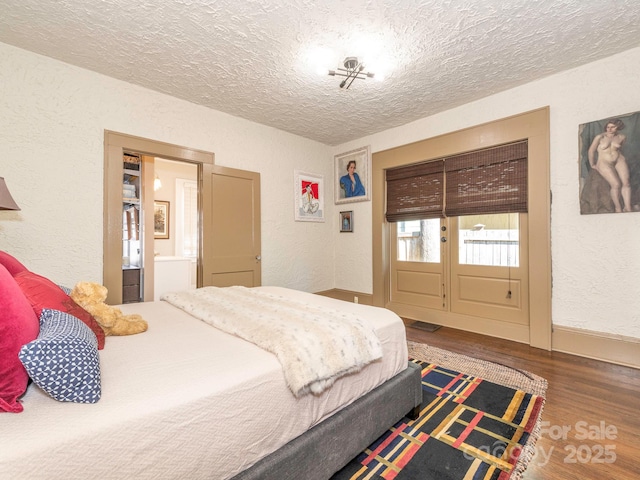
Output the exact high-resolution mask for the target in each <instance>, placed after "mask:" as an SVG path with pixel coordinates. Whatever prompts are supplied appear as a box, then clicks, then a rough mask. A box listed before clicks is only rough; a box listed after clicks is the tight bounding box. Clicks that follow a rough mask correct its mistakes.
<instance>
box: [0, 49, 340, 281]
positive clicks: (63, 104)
mask: <svg viewBox="0 0 640 480" xmlns="http://www.w3.org/2000/svg"><path fill="white" fill-rule="evenodd" d="M0 92H2V94H1V95H0V176H3V177H5V178H6V180H7V183H8V185H9V187H10V189H11V192H12V194H13V196H14V198H15V199H16V201H17V202H18V204H19V205H20V206H21V207H22V211H20V212H0V249H4V250H7V251H9V252H10V253H12V254H14V255H15V256H16V257H17V258H19V259H20V260H21V261H22V262H23V263H25V265H27V267H29V268H30V269H32V270H33V271H35V272H38V273H41V274H43V275H45V276H48V277H50V278H51V279H52V280H54V281H56V282H59V283H62V284H66V285H71V286H72V285H73V284H75V282H77V281H79V280H89V281H102V218H103V216H102V215H103V214H102V204H103V195H102V190H103V187H102V185H103V161H104V160H103V159H104V148H103V142H104V130H105V129H106V130H112V131H117V132H122V133H127V134H131V135H136V136H140V137H146V138H151V139H154V140H159V141H163V142H168V143H173V144H178V145H185V146H189V147H192V148H196V149H201V150H207V151H212V152H214V153H215V158H216V163H217V164H219V165H224V166H228V167H233V168H240V169H245V170H252V171H257V172H260V174H261V180H262V225H263V228H262V258H263V264H262V267H263V270H262V271H263V283H264V284H270V285H281V286H286V287H294V288H298V289H301V290H307V291H320V290H326V289H329V288H332V287H333V240H334V237H333V235H332V232H333V230H334V225H333V224H332V222H331V219H332V218H333V215H332V213H333V210H332V209H333V205H332V202H326V203H325V208H326V209H327V212H326V218H327V222H325V223H313V224H312V223H301V222H294V220H293V186H292V185H293V171H294V169H301V170H305V171H309V172H314V173H317V174H321V175H324V176H325V178H327V179H328V178H330V176H331V175H332V172H333V164H332V160H333V158H332V155H331V151H330V149H329V147H327V146H325V145H323V144H320V143H317V142H314V141H311V140H307V139H303V138H301V137H297V136H295V135H292V134H288V133H285V132H282V131H279V130H276V129H273V128H270V127H265V126H262V125H259V124H256V123H252V122H249V121H246V120H242V119H239V118H237V117H233V116H230V115H227V114H224V113H221V112H217V111H214V110H211V109H208V108H204V107H199V106H196V105H194V104H192V103H188V102H185V101H182V100H178V99H176V98H173V97H169V96H166V95H162V94H159V93H156V92H152V91H150V90H146V89H144V88H141V87H137V86H133V85H131V84H128V83H124V82H121V81H118V80H114V79H111V78H108V77H105V76H102V75H99V74H96V73H93V72H89V71H87V70H82V69H79V68H76V67H72V66H69V65H67V64H64V63H61V62H58V61H55V60H51V59H49V58H46V57H42V56H39V55H36V54H33V53H29V52H27V51H24V50H20V49H17V48H14V47H10V46H8V45H5V44H0ZM326 187H327V197H328V198H333V190H332V187H331V182H327V184H326Z"/></svg>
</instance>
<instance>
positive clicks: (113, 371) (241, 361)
mask: <svg viewBox="0 0 640 480" xmlns="http://www.w3.org/2000/svg"><path fill="white" fill-rule="evenodd" d="M259 288H260V289H262V290H264V291H267V292H271V293H274V294H278V295H287V296H290V297H291V298H293V299H297V300H299V301H304V302H313V304H315V305H318V306H325V307H326V308H332V309H343V310H345V311H348V312H351V313H353V314H355V315H357V316H359V317H360V318H362V319H363V320H366V321H367V322H368V323H370V324H371V325H372V326H373V328H374V329H375V331H376V333H377V334H378V336H379V338H380V341H381V344H382V347H383V358H382V360H380V361H376V362H374V363H372V364H369V365H367V366H366V367H365V368H363V369H362V370H361V371H360V372H359V373H356V374H350V375H348V376H345V377H342V378H340V379H339V380H337V381H336V383H335V384H334V386H333V387H332V388H331V389H330V390H328V391H325V392H323V393H322V394H320V395H306V396H303V397H301V398H297V399H296V398H295V397H294V396H293V394H292V393H291V391H290V390H289V389H288V388H287V386H286V383H285V380H284V376H283V373H282V369H281V366H280V364H279V363H278V361H277V359H276V357H275V356H274V355H272V354H271V353H268V352H266V351H264V350H262V349H260V348H258V347H256V346H255V345H253V344H251V343H248V342H246V341H244V340H241V339H239V338H236V337H234V336H231V335H228V334H226V333H224V332H221V331H219V330H217V329H215V328H213V327H211V326H209V325H207V324H205V323H203V322H201V321H199V320H197V319H195V318H193V317H191V316H190V315H188V314H186V313H185V312H183V311H181V310H179V309H177V308H175V307H173V306H171V305H169V304H168V303H166V302H162V301H160V302H148V303H139V304H127V305H122V306H120V308H121V309H122V310H123V312H125V313H134V312H135V313H140V314H141V315H142V316H143V317H144V318H145V319H146V320H147V321H148V322H149V330H148V331H147V332H145V333H142V334H139V335H133V336H126V337H108V339H107V344H106V346H105V349H104V350H102V351H101V352H100V365H101V372H102V398H101V400H100V401H99V402H98V403H97V404H73V403H61V402H57V401H55V400H53V399H51V398H50V397H48V396H47V395H46V394H45V393H43V392H42V391H41V390H39V389H38V388H37V387H35V386H33V385H31V386H30V387H29V389H28V391H27V393H26V395H25V397H24V399H23V405H24V412H23V413H20V414H17V415H10V414H5V415H1V416H0V478H2V479H5V478H7V479H15V478H30V479H37V478H43V479H44V478H47V479H53V478H65V479H70V478H91V477H94V478H190V479H196V478H217V479H224V478H229V477H232V476H233V475H235V474H236V473H238V472H240V471H242V470H244V469H246V468H248V467H249V466H251V465H252V464H254V463H255V462H256V461H258V460H259V459H261V458H262V457H264V456H266V455H268V454H269V453H271V452H273V451H274V450H276V449H278V448H279V447H281V446H282V445H284V444H286V443H287V442H288V441H290V440H291V439H293V438H296V437H297V436H299V435H300V434H302V433H304V432H305V431H306V430H308V429H309V428H311V427H312V426H314V425H316V424H317V423H318V422H321V421H322V420H323V419H325V418H327V417H329V416H331V415H332V414H333V413H335V412H336V411H339V410H340V409H341V408H343V407H344V406H346V405H348V404H350V403H352V402H353V401H354V400H355V399H357V398H358V397H360V396H361V395H363V394H365V393H367V392H369V391H370V390H372V389H373V388H375V387H376V386H378V385H380V384H382V383H383V382H384V381H386V380H387V379H389V378H391V377H392V376H394V375H395V374H396V373H398V372H400V371H401V370H404V369H405V368H406V367H407V356H408V353H407V346H406V339H405V330H404V325H403V323H402V321H401V320H400V319H399V317H397V316H396V315H395V314H394V313H392V312H390V311H388V310H386V309H381V308H376V307H370V306H366V305H358V304H352V303H347V302H342V301H339V300H335V299H331V298H328V297H322V296H318V295H313V294H309V293H304V292H299V291H295V290H289V289H283V288H279V287H259Z"/></svg>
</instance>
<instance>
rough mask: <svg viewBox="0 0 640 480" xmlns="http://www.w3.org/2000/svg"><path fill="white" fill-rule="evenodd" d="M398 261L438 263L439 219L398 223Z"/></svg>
mask: <svg viewBox="0 0 640 480" xmlns="http://www.w3.org/2000/svg"><path fill="white" fill-rule="evenodd" d="M397 228H398V260H400V261H405V262H424V263H439V262H440V219H439V218H430V219H427V220H411V221H407V222H398V223H397Z"/></svg>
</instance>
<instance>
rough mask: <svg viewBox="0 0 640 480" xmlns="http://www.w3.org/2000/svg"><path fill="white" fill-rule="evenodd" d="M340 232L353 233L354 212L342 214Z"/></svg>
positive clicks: (349, 211)
mask: <svg viewBox="0 0 640 480" xmlns="http://www.w3.org/2000/svg"><path fill="white" fill-rule="evenodd" d="M340 232H353V210H348V211H346V212H340Z"/></svg>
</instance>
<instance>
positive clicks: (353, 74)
mask: <svg viewBox="0 0 640 480" xmlns="http://www.w3.org/2000/svg"><path fill="white" fill-rule="evenodd" d="M363 70H364V65H363V64H362V63H361V62H360V61H358V58H357V57H347V58H345V59H344V68H337V69H336V70H329V75H331V76H332V77H345V79H344V80H343V81H342V82H340V88H344V89H345V90H347V89H348V88H349V87H350V86H351V84H352V83H353V81H354V80H355V79H356V78H359V79H360V80H364V79H366V78H373V76H374V74H373V73H371V72H364V71H363Z"/></svg>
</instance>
